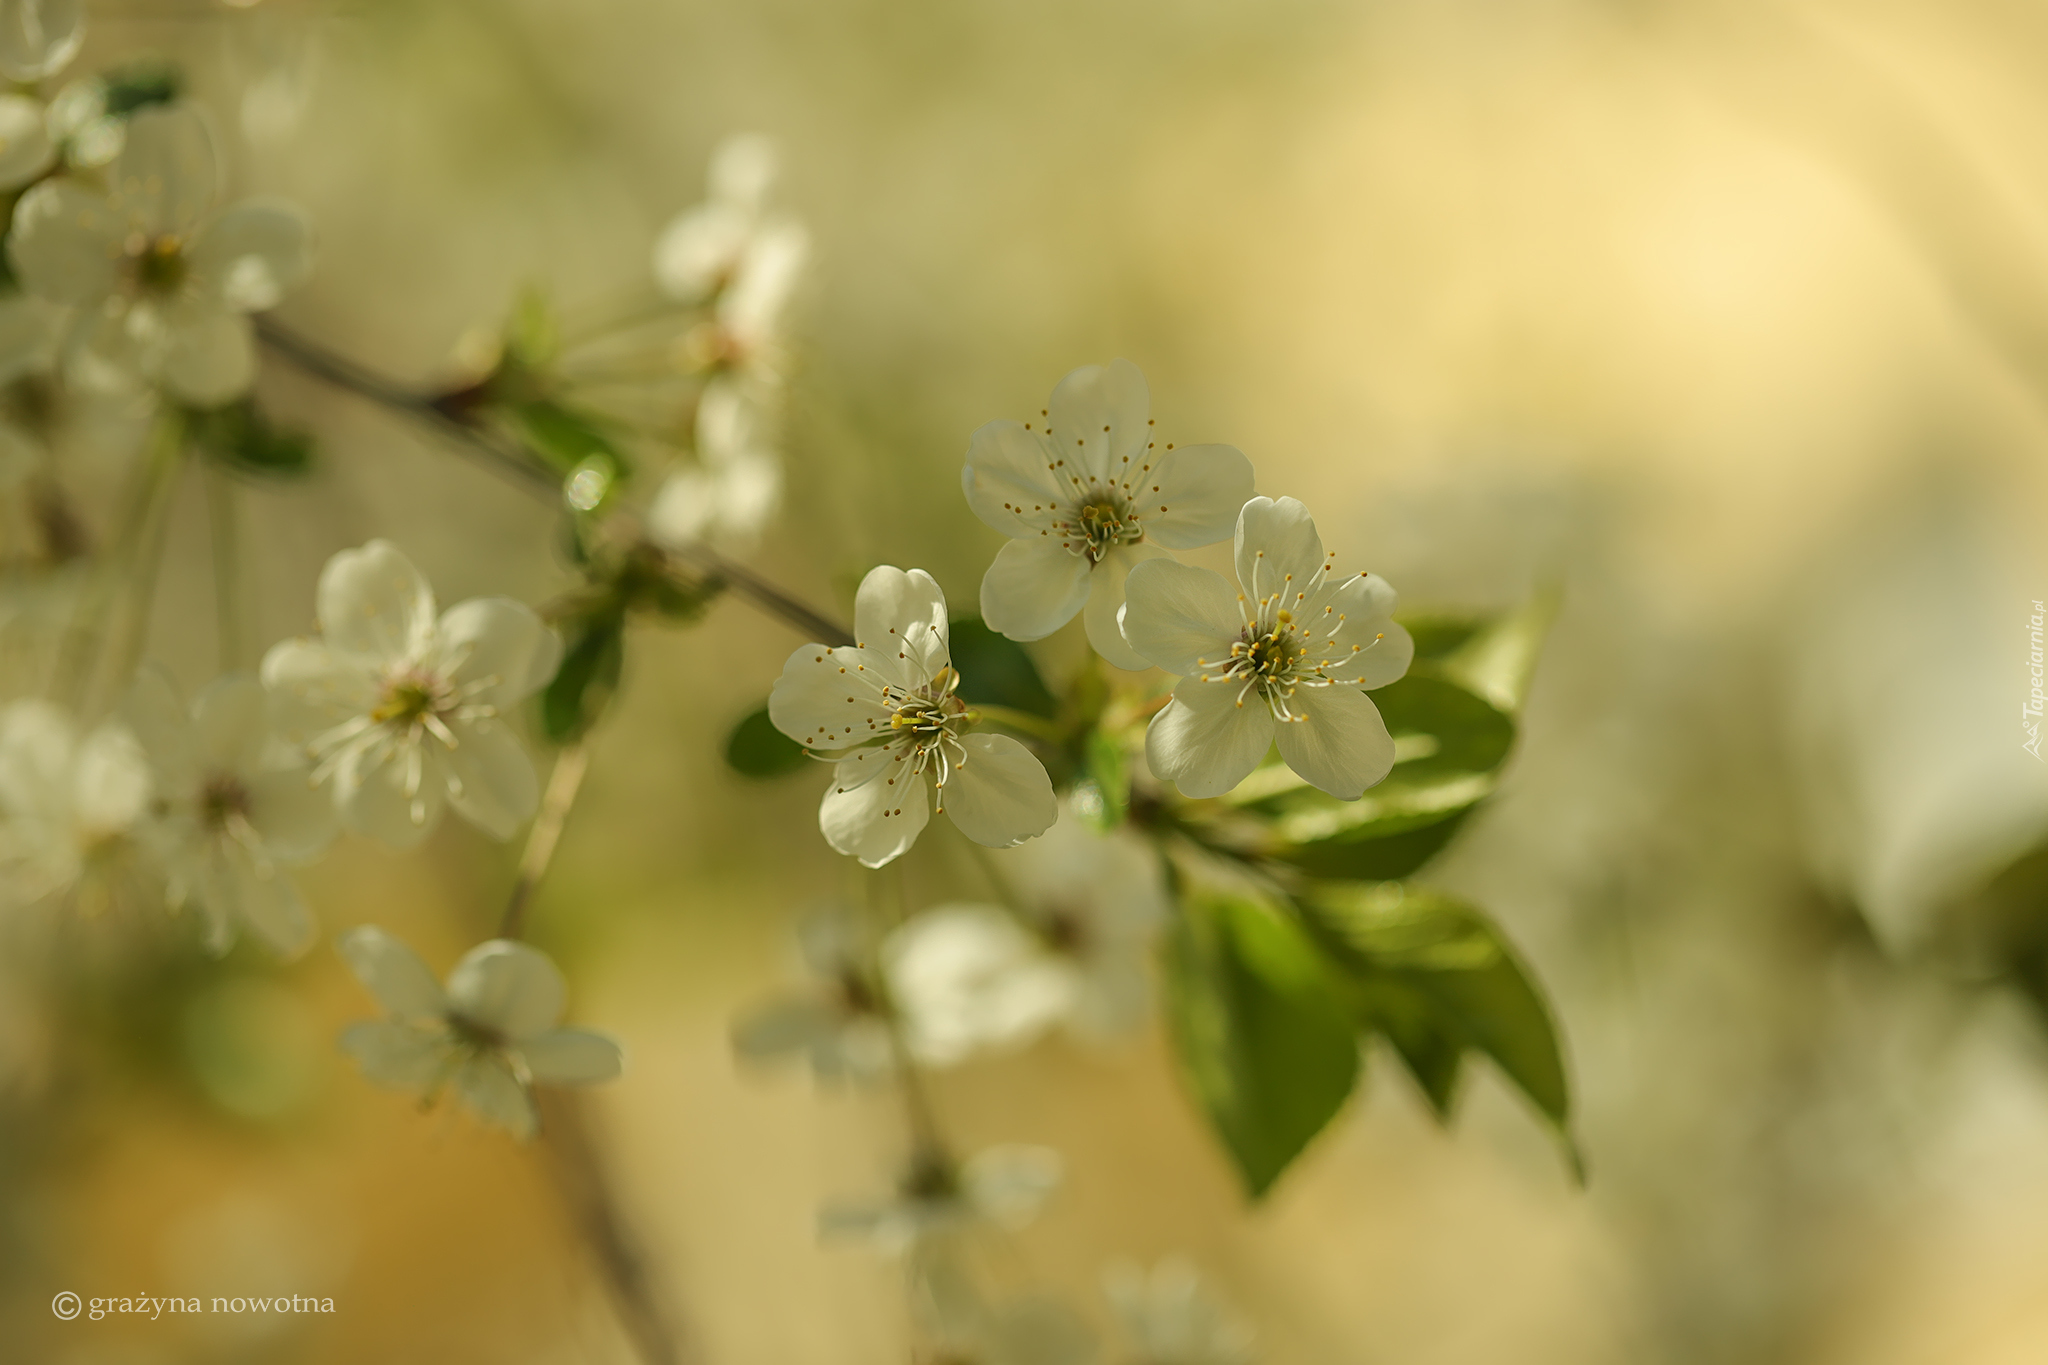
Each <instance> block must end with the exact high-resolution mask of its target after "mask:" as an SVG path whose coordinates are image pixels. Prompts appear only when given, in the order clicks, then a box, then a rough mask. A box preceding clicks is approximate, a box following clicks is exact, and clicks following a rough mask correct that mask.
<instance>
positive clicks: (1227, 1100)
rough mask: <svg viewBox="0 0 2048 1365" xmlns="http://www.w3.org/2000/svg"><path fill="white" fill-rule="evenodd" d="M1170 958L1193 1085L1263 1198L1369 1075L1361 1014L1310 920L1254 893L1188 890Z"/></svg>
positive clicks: (1169, 992) (1176, 1014) (1170, 990)
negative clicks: (1360, 1038)
mask: <svg viewBox="0 0 2048 1365" xmlns="http://www.w3.org/2000/svg"><path fill="white" fill-rule="evenodd" d="M1165 965H1166V981H1167V989H1166V1001H1167V1013H1168V1019H1169V1022H1170V1024H1171V1027H1172V1033H1173V1039H1174V1044H1175V1047H1176V1050H1177V1052H1178V1055H1179V1057H1180V1063H1181V1070H1182V1073H1183V1074H1184V1076H1185V1077H1186V1080H1187V1084H1188V1088H1189V1089H1190V1090H1191V1091H1193V1093H1194V1097H1195V1100H1196V1102H1197V1103H1198V1104H1199V1105H1200V1106H1201V1108H1202V1110H1203V1112H1204V1113H1205V1114H1206V1115H1207V1116H1208V1119H1209V1122H1210V1124H1211V1125H1212V1126H1213V1127H1214V1128H1215V1130H1216V1133H1217V1135H1218V1136H1219V1137H1220V1138H1222V1140H1223V1145H1224V1148H1225V1150H1226V1151H1228V1152H1229V1154H1230V1157H1231V1159H1232V1161H1233V1162H1234V1163H1235V1164H1236V1166H1237V1170H1238V1174H1239V1175H1240V1176H1241V1177H1242V1178H1243V1180H1244V1184H1245V1189H1246V1191H1247V1192H1248V1193H1249V1194H1250V1195H1251V1197H1252V1198H1254V1199H1258V1198H1261V1197H1262V1196H1264V1195H1265V1194H1266V1192H1267V1191H1268V1190H1270V1189H1271V1188H1272V1187H1273V1182H1274V1181H1275V1180H1277V1179H1279V1177H1280V1175H1281V1173H1282V1172H1283V1171H1285V1170H1286V1169H1287V1167H1288V1166H1289V1165H1290V1164H1292V1163H1293V1161H1294V1159H1295V1158H1296V1157H1298V1156H1299V1155H1301V1152H1302V1150H1303V1149H1304V1148H1305V1147H1307V1145H1308V1144H1309V1142H1310V1140H1311V1139H1313V1138H1314V1137H1315V1135H1316V1134H1317V1133H1319V1132H1321V1131H1322V1130H1323V1128H1324V1127H1325V1126H1326V1125H1327V1124H1328V1123H1329V1122H1330V1119H1331V1118H1332V1117H1333V1116H1335V1115H1336V1113H1337V1112H1338V1110H1340V1109H1341V1108H1342V1107H1343V1104H1344V1101H1345V1099H1346V1097H1348V1096H1349V1095H1350V1093H1351V1090H1352V1087H1353V1086H1354V1085H1355V1084H1356V1083H1357V1079H1358V1045H1357V1042H1356V1040H1355V1039H1354V1038H1353V1036H1352V1022H1351V1020H1350V1019H1349V1018H1348V1017H1347V1015H1346V1012H1345V1010H1344V1007H1343V1003H1342V1001H1341V1000H1340V998H1339V997H1338V995H1337V993H1336V990H1335V987H1334V985H1333V983H1332V981H1331V979H1330V977H1329V974H1328V971H1327V968H1326V967H1325V965H1324V962H1323V959H1322V956H1321V955H1320V954H1319V953H1318V952H1317V951H1316V949H1315V946H1314V945H1313V944H1312V943H1311V942H1310V941H1309V939H1308V937H1307V936H1306V935H1305V934H1304V933H1303V931H1302V929H1301V927H1300V926H1299V925H1298V924H1296V923H1295V922H1293V921H1292V920H1291V919H1288V918H1285V917H1283V916H1282V915H1281V914H1280V913H1279V912H1277V911H1275V910H1273V909H1271V908H1269V907H1267V906H1264V905H1260V904H1257V903H1255V902H1253V901H1250V900H1246V899H1236V898H1230V897H1222V896H1213V895H1207V894H1199V895H1194V896H1190V897H1188V898H1187V900H1186V901H1185V903H1184V904H1183V905H1182V907H1181V914H1180V915H1179V916H1177V917H1176V919H1175V922H1174V927H1173V930H1172V932H1171V933H1170V934H1169V935H1168V937H1167V942H1166V949H1165Z"/></svg>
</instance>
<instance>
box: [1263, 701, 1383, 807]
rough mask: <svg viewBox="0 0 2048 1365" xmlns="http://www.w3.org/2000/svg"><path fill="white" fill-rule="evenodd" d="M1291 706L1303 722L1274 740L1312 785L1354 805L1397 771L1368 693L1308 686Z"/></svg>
mask: <svg viewBox="0 0 2048 1365" xmlns="http://www.w3.org/2000/svg"><path fill="white" fill-rule="evenodd" d="M1247 704H1249V703H1247ZM1291 705H1292V707H1293V710H1294V713H1295V714H1296V715H1298V716H1300V717H1301V719H1300V720H1298V721H1290V722H1289V723H1287V724H1285V725H1281V726H1278V727H1276V728H1277V733H1276V734H1275V735H1274V740H1275V742H1276V743H1278V744H1279V746H1280V757H1282V758H1284V759H1286V760H1287V766H1288V767H1290V768H1292V769H1294V771H1296V772H1298V773H1300V774H1301V775H1302V776H1303V777H1305V778H1307V779H1308V780H1309V782H1310V783H1311V784H1312V785H1314V786H1317V787H1320V788H1322V789H1323V790H1324V791H1326V792H1328V793H1329V794H1330V795H1332V796H1334V797H1336V798H1337V799H1338V800H1340V801H1355V800H1356V799H1358V797H1360V796H1362V795H1364V793H1365V789H1366V788H1367V787H1370V786H1372V785H1374V784H1375V783H1378V782H1380V781H1382V780H1384V779H1385V778H1386V775H1387V774H1388V773H1389V772H1391V771H1393V767H1394V739H1393V736H1391V735H1389V734H1388V733H1387V723H1386V722H1385V721H1383V720H1381V719H1380V709H1379V708H1378V707H1377V706H1374V705H1373V704H1372V698H1370V697H1368V696H1366V695H1365V693H1363V692H1361V691H1359V690H1358V689H1357V688H1355V687H1348V686H1344V685H1341V684H1340V685H1338V686H1335V687H1314V688H1307V687H1305V688H1301V689H1299V690H1297V691H1296V692H1295V694H1294V699H1293V702H1292V703H1291Z"/></svg>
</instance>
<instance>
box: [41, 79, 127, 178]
mask: <svg viewBox="0 0 2048 1365" xmlns="http://www.w3.org/2000/svg"><path fill="white" fill-rule="evenodd" d="M47 126H48V129H49V136H50V141H51V143H52V145H53V146H54V147H55V148H56V150H57V152H58V153H59V154H60V155H61V156H62V157H63V158H64V161H65V164H66V165H69V166H71V167H73V168H76V169H81V170H90V169H93V168H96V167H99V166H104V165H106V164H107V163H108V162H110V161H112V160H113V159H114V158H115V157H117V156H119V155H120V154H121V147H122V145H123V144H124V143H125V142H126V141H127V137H128V120H127V119H125V118H123V117H122V116H121V115H119V114H116V113H115V112H114V111H113V110H112V109H111V108H109V107H108V102H107V82H106V81H105V79H104V78H102V77H99V76H87V77H85V78H84V79H82V80H75V81H72V82H70V83H69V84H67V85H66V86H65V87H64V88H63V89H62V90H59V91H58V92H57V94H56V97H55V98H54V99H52V100H51V101H50V108H49V112H48V118H47Z"/></svg>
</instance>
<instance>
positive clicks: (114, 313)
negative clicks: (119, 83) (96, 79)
mask: <svg viewBox="0 0 2048 1365" xmlns="http://www.w3.org/2000/svg"><path fill="white" fill-rule="evenodd" d="M218 179H219V168H218V165H217V159H216V155H215V151H214V141H213V136H212V134H211V132H210V131H209V130H208V128H207V124H206V120H205V118H204V116H203V115H202V114H201V113H200V112H199V111H198V110H197V109H196V108H193V107H191V106H190V105H186V104H183V103H176V102H174V103H170V104H164V105H157V106H153V107H150V108H145V109H142V110H140V111H138V112H137V113H135V114H133V115H131V116H130V117H129V118H128V119H127V120H126V127H125V134H124V137H123V141H122V145H121V149H120V153H119V155H118V156H116V157H115V158H114V160H113V163H112V164H111V165H110V166H109V167H107V169H106V172H105V174H104V176H103V177H101V176H91V177H88V176H87V175H86V174H80V173H66V174H56V175H51V176H49V177H47V178H44V179H41V180H40V181H39V182H38V183H36V184H35V185H34V186H33V187H32V188H30V189H29V190H28V192H27V193H25V194H23V195H22V196H21V199H20V201H19V202H18V203H17V204H16V205H15V206H14V220H13V227H12V229H11V231H10V232H9V234H8V238H7V250H8V258H9V261H10V263H11V264H12V265H13V267H14V272H15V275H16V276H17V278H19V279H20V281H21V285H22V288H23V289H24V290H25V291H27V293H28V294H30V295H32V296H33V297H35V298H38V299H41V300H43V301H45V302H47V303H50V304H54V305H58V307H59V311H58V312H57V313H56V314H54V315H53V326H54V328H55V335H56V339H57V351H58V354H59V355H60V357H62V359H63V361H64V363H65V365H66V368H67V371H68V372H69V373H70V374H72V375H73V376H75V377H76V378H78V379H79V381H80V382H82V383H84V384H86V385H88V386H91V387H98V388H121V387H134V386H138V385H146V386H160V387H161V388H162V389H163V390H164V391H165V392H167V393H168V394H169V395H170V396H171V397H173V398H175V399H176V400H178V401H179V402H182V403H186V404H190V405H193V406H196V407H213V406H217V405H219V404H222V403H225V402H228V401H230V400H231V399H234V398H237V397H239V396H240V395H242V394H244V393H246V392H247V391H248V389H249V386H250V384H251V383H252V382H253V380H254V378H255V373H256V352H255V341H254V334H253V331H252V328H251V326H250V323H249V316H248V315H249V314H251V313H256V312H261V311H263V310H265V309H268V308H271V307H274V306H275V305H276V304H277V303H278V302H279V301H280V300H281V299H282V298H283V297H284V295H285V294H286V293H288V292H289V291H290V290H292V289H293V288H295V287H296V286H297V285H298V284H300V283H301V282H302V281H303V280H304V279H305V278H306V276H307V274H308V273H309V272H310V270H311V268H312V228H311V225H310V224H309V222H308V221H307V219H306V217H305V215H304V214H303V213H301V212H300V211H299V210H298V209H296V208H293V207H292V206H290V205H288V204H283V203H278V202H274V201H267V200H249V201H245V202H243V203H239V204H235V205H233V206H231V207H229V208H228V209H226V210H225V211H223V212H220V213H215V212H214V200H215V195H216V185H217V182H218Z"/></svg>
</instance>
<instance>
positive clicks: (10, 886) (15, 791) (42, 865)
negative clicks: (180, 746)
mask: <svg viewBox="0 0 2048 1365" xmlns="http://www.w3.org/2000/svg"><path fill="white" fill-rule="evenodd" d="M149 799H150V781H149V764H148V760H147V759H146V758H145V757H144V755H143V752H142V746H141V745H140V744H139V743H137V741H136V738H135V735H134V734H133V732H131V731H130V730H129V729H128V727H127V726H126V725H123V724H121V723H119V722H118V721H106V722H103V723H101V724H100V725H97V726H95V727H94V728H93V729H91V730H90V731H87V732H86V733H85V734H83V735H81V734H80V733H79V730H78V725H77V723H76V722H75V721H74V720H73V719H72V717H71V715H70V713H69V712H67V711H66V710H64V708H62V707H60V706H57V705H55V704H54V703H52V702H47V701H18V702H13V703H11V704H10V705H8V706H6V707H5V708H0V903H5V904H7V905H9V906H16V907H18V906H24V905H31V904H34V903H35V902H37V901H40V900H43V899H45V898H46V897H52V896H65V895H69V894H71V893H73V892H75V891H77V890H78V889H80V887H81V885H82V884H83V883H87V882H89V881H91V880H92V879H93V878H95V877H96V876H98V875H101V874H115V873H117V872H118V869H119V867H120V865H121V864H122V862H123V861H124V860H125V859H126V857H127V856H128V855H129V854H130V853H132V852H133V851H134V850H135V847H136V844H135V835H136V828H137V825H138V824H139V823H140V822H141V820H142V819H143V818H144V816H145V815H146V814H147V812H148V808H149Z"/></svg>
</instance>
